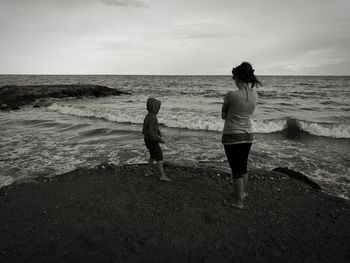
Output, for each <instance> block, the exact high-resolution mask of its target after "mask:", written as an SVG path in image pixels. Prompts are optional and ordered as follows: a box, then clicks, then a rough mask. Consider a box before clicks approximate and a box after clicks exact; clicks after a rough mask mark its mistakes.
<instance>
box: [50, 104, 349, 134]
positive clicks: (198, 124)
mask: <svg viewBox="0 0 350 263" xmlns="http://www.w3.org/2000/svg"><path fill="white" fill-rule="evenodd" d="M49 110H52V111H56V112H60V113H63V114H69V115H73V116H79V117H90V118H97V119H105V120H108V121H113V122H122V123H133V124H142V123H143V119H144V113H145V112H144V111H139V112H138V111H135V109H134V110H133V111H124V110H113V109H103V108H87V107H84V106H79V105H61V104H59V103H54V104H52V105H51V106H49ZM158 120H159V122H160V123H161V124H163V125H164V126H166V127H170V128H181V129H190V130H207V131H208V130H209V131H222V129H223V121H222V120H221V119H219V118H217V117H215V116H207V115H204V114H202V115H201V114H198V113H194V112H192V113H187V114H185V115H177V114H174V112H173V111H169V110H168V111H162V114H161V115H160V116H159V119H158ZM290 120H291V119H272V120H253V121H252V126H253V132H254V133H274V132H280V131H283V130H286V129H292V128H293V129H295V128H297V129H298V130H300V131H303V132H307V133H309V134H312V135H316V136H325V137H332V138H350V125H348V124H340V123H317V122H308V121H304V120H297V119H295V120H293V123H294V125H293V127H291V125H290V124H289V123H290V122H289V121H290Z"/></svg>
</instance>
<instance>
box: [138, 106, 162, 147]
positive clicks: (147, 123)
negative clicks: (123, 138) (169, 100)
mask: <svg viewBox="0 0 350 263" xmlns="http://www.w3.org/2000/svg"><path fill="white" fill-rule="evenodd" d="M142 133H143V135H144V137H145V139H147V140H152V141H155V142H161V141H162V139H161V137H160V130H159V124H158V119H157V115H155V114H154V113H150V112H149V113H147V115H146V117H145V119H144V121H143V130H142Z"/></svg>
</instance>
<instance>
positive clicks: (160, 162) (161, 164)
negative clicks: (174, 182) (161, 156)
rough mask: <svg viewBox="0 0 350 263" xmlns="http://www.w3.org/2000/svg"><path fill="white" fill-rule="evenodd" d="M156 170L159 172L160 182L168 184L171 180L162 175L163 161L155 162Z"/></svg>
mask: <svg viewBox="0 0 350 263" xmlns="http://www.w3.org/2000/svg"><path fill="white" fill-rule="evenodd" d="M157 165H158V169H159V172H160V178H159V179H160V180H162V181H166V182H170V181H171V179H170V178H169V177H167V176H165V174H164V169H163V161H157Z"/></svg>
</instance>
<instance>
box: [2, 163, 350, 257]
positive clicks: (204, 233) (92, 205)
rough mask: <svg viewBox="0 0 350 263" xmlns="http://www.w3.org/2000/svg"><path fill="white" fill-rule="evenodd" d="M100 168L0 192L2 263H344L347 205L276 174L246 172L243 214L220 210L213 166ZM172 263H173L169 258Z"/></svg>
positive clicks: (225, 184)
mask: <svg viewBox="0 0 350 263" xmlns="http://www.w3.org/2000/svg"><path fill="white" fill-rule="evenodd" d="M164 169H165V172H166V174H167V175H168V176H170V177H171V178H172V179H173V182H171V183H164V182H160V181H159V180H158V179H157V178H155V177H144V176H143V171H144V165H123V166H113V165H106V164H101V165H99V166H97V167H95V168H93V169H86V168H81V169H77V170H74V171H71V172H69V173H66V174H63V175H60V176H56V177H53V178H38V180H36V183H30V184H15V185H11V186H8V187H6V188H5V189H1V190H0V214H1V215H2V216H1V217H0V235H1V238H0V250H1V251H0V261H4V262H18V261H22V262H28V261H35V262H47V261H50V262H63V261H68V262H96V261H99V262H101V261H102V262H103V261H104V262H106V261H107V262H109V261H112V262H114V261H115V262H119V261H128V262H145V261H147V262H154V261H167V262H179V261H182V262H184V261H185V262H188V261H203V262H213V261H215V262H232V261H235V262H236V261H237V262H247V261H248V262H253V261H254V262H256V261H263V262H265V261H272V262H281V261H282V262H286V261H291V262H300V261H305V260H306V261H308V262H310V261H311V262H316V261H317V262H344V261H347V260H349V259H350V253H349V251H348V247H349V237H350V224H349V223H350V222H349V220H350V206H349V203H348V202H344V201H342V200H341V199H340V198H337V197H330V196H328V195H327V194H325V193H323V192H321V191H319V190H316V189H313V188H312V187H310V186H309V185H306V184H305V183H303V182H301V181H298V180H292V179H290V178H289V177H288V176H287V175H284V174H281V173H279V172H274V171H265V170H253V171H251V172H250V180H249V183H248V191H247V192H248V198H247V199H246V200H245V209H244V210H242V211H238V210H235V209H234V208H232V207H230V206H227V205H226V203H227V202H225V201H227V200H229V198H230V191H231V187H230V178H229V177H228V175H227V174H226V173H224V172H220V171H218V170H216V169H215V168H206V167H199V168H191V167H180V166H178V165H173V164H168V163H167V164H166V165H165V166H164ZM169 260H170V261H169Z"/></svg>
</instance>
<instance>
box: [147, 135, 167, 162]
mask: <svg viewBox="0 0 350 263" xmlns="http://www.w3.org/2000/svg"><path fill="white" fill-rule="evenodd" d="M145 144H146V147H147V149H148V151H149V153H150V155H151V157H150V159H153V160H154V159H156V160H157V161H163V152H162V149H161V148H160V146H159V142H155V141H152V140H148V139H145Z"/></svg>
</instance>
